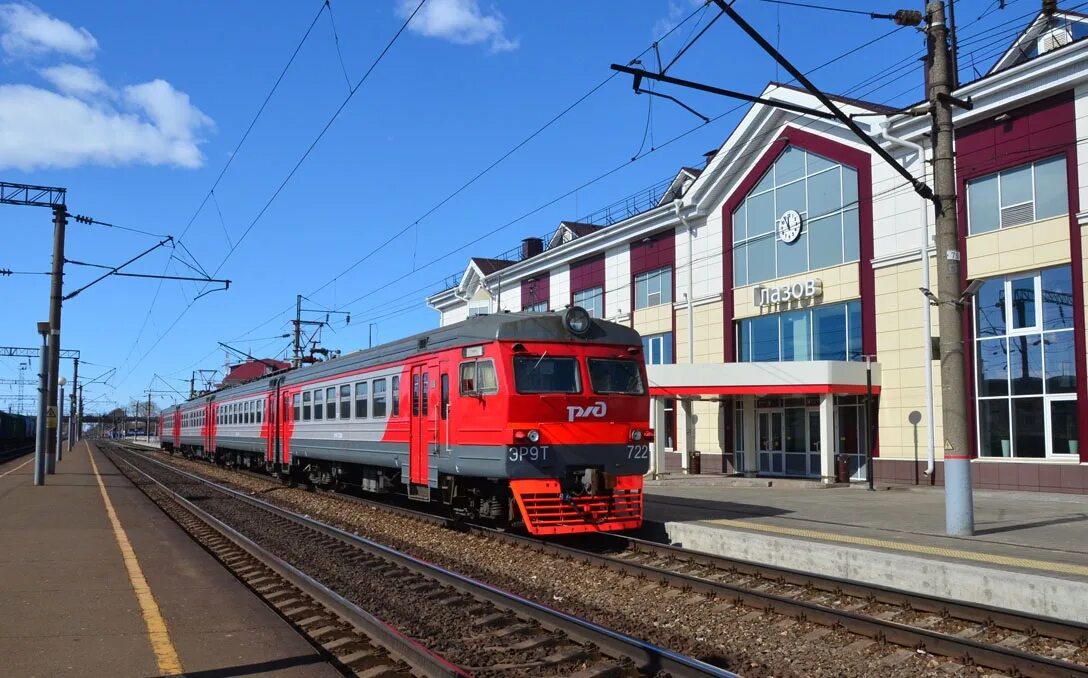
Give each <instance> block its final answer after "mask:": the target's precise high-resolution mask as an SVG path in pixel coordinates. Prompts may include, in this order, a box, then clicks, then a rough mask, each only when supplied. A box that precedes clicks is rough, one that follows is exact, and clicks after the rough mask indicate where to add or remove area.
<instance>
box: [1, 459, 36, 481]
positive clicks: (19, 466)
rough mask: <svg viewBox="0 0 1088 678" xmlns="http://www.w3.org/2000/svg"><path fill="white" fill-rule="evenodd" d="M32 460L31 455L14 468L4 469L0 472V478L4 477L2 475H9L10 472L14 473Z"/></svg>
mask: <svg viewBox="0 0 1088 678" xmlns="http://www.w3.org/2000/svg"><path fill="white" fill-rule="evenodd" d="M32 461H34V458H33V457H31V458H30V459H27V460H26V461H24V462H23V463H21V464H19V465H18V466H16V467H15V468H13V469H11V470H10V471H4V472H3V473H0V478H3V477H4V476H6V475H11V474H12V473H15V472H16V471H18V470H19V469H21V468H22V467H24V466H26V465H27V464H29V463H30V462H32Z"/></svg>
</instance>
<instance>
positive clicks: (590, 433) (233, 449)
mask: <svg viewBox="0 0 1088 678" xmlns="http://www.w3.org/2000/svg"><path fill="white" fill-rule="evenodd" d="M648 416H649V396H648V394H647V381H646V368H645V363H644V360H643V355H642V342H641V339H640V337H639V335H638V333H636V332H635V331H634V330H633V329H631V328H630V327H626V326H623V325H617V324H615V323H610V322H605V321H602V320H596V319H593V318H591V317H590V316H589V314H588V313H587V312H586V311H585V310H584V309H582V308H579V307H572V308H569V309H567V310H565V311H563V312H555V313H503V314H498V315H483V316H476V317H472V318H470V319H468V320H466V321H464V322H461V323H457V324H454V325H449V326H446V327H443V328H440V329H436V330H433V331H430V332H426V333H423V334H418V335H416V336H413V337H408V338H407V339H403V340H400V341H396V342H393V343H389V344H385V345H382V346H378V347H375V348H373V349H368V350H365V351H359V352H357V353H353V354H350V355H347V356H344V357H341V358H335V359H332V360H328V361H325V362H322V363H318V364H315V365H310V366H306V367H302V368H300V369H296V370H288V371H283V372H279V373H274V374H271V375H268V376H266V377H263V378H260V379H257V380H254V381H251V382H248V383H245V384H242V385H239V386H233V387H228V388H224V389H221V390H219V391H216V392H214V393H209V394H207V395H203V396H201V397H198V398H196V399H194V400H190V401H189V402H186V403H184V404H181V405H176V406H173V407H171V408H169V409H167V410H164V412H163V415H162V429H161V430H162V431H163V436H162V446H163V448H164V449H166V450H171V451H178V452H181V453H184V454H188V455H192V456H196V457H201V458H207V459H210V460H214V461H216V462H218V463H221V464H228V465H235V466H240V467H247V468H259V469H265V470H268V471H270V472H272V473H275V474H278V475H279V476H280V477H282V478H285V479H288V480H291V481H297V482H305V483H311V484H313V485H316V486H320V487H334V488H335V487H348V486H354V487H358V488H361V489H362V490H365V491H369V492H390V493H391V492H400V493H405V494H407V495H408V496H410V497H412V498H415V499H420V500H426V501H434V502H440V503H441V504H443V505H445V506H447V507H448V508H450V509H451V510H453V511H454V512H456V513H458V514H460V515H465V516H469V517H472V518H491V519H495V520H497V521H500V522H505V523H510V524H517V523H521V524H523V525H524V526H525V528H526V529H527V530H528V531H529V532H531V533H532V534H537V535H553V534H565V533H574V532H593V531H613V530H626V529H633V528H637V527H639V526H641V524H642V476H643V474H644V473H646V471H647V470H648V467H649V452H650V451H649V445H650V442H651V441H652V440H653V431H652V430H651V429H650V428H649V421H648Z"/></svg>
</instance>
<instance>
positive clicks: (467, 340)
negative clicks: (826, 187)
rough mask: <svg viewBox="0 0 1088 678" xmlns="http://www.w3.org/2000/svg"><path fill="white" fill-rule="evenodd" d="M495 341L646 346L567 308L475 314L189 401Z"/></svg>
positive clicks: (630, 333)
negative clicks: (582, 330)
mask: <svg viewBox="0 0 1088 678" xmlns="http://www.w3.org/2000/svg"><path fill="white" fill-rule="evenodd" d="M492 341H503V342H517V341H532V342H539V341H569V342H573V343H580V344H613V345H617V346H641V345H642V339H641V337H640V335H639V334H638V332H636V331H635V330H634V329H632V328H630V327H628V326H626V325H620V324H618V323H613V322H609V321H607V320H599V319H594V320H593V323H592V325H591V327H590V331H589V332H587V333H586V334H585V335H583V336H577V335H575V334H573V333H571V332H570V331H569V330H568V329H567V328H566V325H565V324H564V322H563V311H554V312H549V313H497V314H493V315H477V316H473V317H471V318H469V319H467V320H463V321H461V322H459V323H453V324H451V325H446V326H445V327H437V328H435V329H431V330H427V331H426V332H420V333H419V334H414V335H412V336H409V337H405V338H403V339H398V340H396V341H392V342H390V343H388V344H381V345H380V346H375V347H374V348H369V349H363V350H361V351H355V352H353V353H349V354H347V355H345V356H342V357H340V358H334V359H332V360H326V361H325V362H321V363H317V364H316V365H309V366H306V367H301V368H299V369H297V370H288V371H284V372H278V373H273V374H270V375H266V376H264V377H261V378H260V379H257V380H254V381H250V382H246V383H244V384H238V385H236V386H228V387H226V388H223V389H220V390H218V391H213V392H211V393H208V394H205V395H203V396H200V397H199V398H194V399H193V400H190V401H189V402H190V403H192V402H208V401H210V400H212V399H225V398H232V399H233V398H234V397H237V396H245V395H248V394H254V393H262V392H264V391H265V390H267V388H268V386H267V382H268V380H270V379H282V383H284V384H297V383H300V382H304V381H310V380H312V379H317V378H321V377H323V376H325V375H327V374H334V373H337V372H343V371H351V370H355V369H360V368H366V367H371V366H378V365H387V364H390V363H397V362H403V361H405V360H408V359H410V358H411V357H412V356H414V355H420V354H424V353H431V352H433V351H439V350H444V349H450V348H455V347H458V346H471V345H473V344H483V343H488V342H492ZM164 411H167V410H164Z"/></svg>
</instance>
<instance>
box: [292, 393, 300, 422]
mask: <svg viewBox="0 0 1088 678" xmlns="http://www.w3.org/2000/svg"><path fill="white" fill-rule="evenodd" d="M291 410H292V413H291V417H292V418H293V419H294V420H295V421H298V420H299V419H301V418H302V394H301V393H296V394H295V395H293V396H292V397H291Z"/></svg>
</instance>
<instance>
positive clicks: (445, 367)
mask: <svg viewBox="0 0 1088 678" xmlns="http://www.w3.org/2000/svg"><path fill="white" fill-rule="evenodd" d="M437 375H438V376H437V378H438V387H437V389H436V391H435V394H434V397H433V398H432V401H433V403H432V405H431V409H432V411H433V412H434V413H435V416H434V420H435V431H434V443H435V444H434V448H433V450H432V456H435V457H439V456H441V457H448V456H449V454H450V379H451V377H450V364H449V361H447V360H440V361H439V362H438V367H437Z"/></svg>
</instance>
